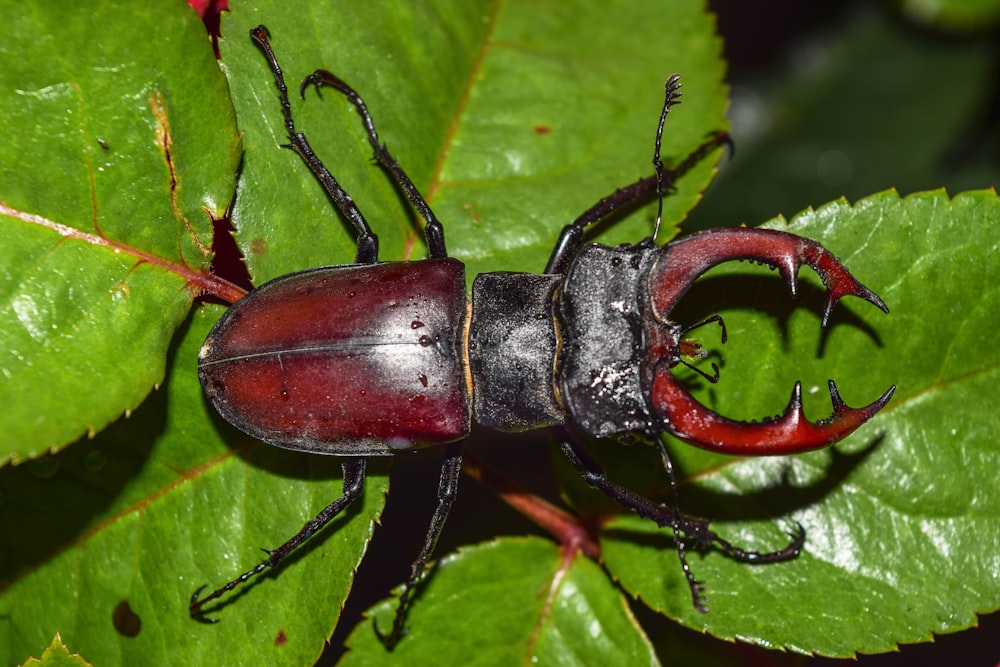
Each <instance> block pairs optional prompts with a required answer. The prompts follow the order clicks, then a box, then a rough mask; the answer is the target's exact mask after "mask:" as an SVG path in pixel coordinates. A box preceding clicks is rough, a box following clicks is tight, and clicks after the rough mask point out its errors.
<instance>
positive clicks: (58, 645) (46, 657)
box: [24, 632, 90, 667]
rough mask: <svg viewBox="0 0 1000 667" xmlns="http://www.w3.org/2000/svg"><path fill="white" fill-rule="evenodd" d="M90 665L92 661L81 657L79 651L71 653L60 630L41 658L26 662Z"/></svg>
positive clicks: (33, 666)
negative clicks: (60, 634) (63, 640)
mask: <svg viewBox="0 0 1000 667" xmlns="http://www.w3.org/2000/svg"><path fill="white" fill-rule="evenodd" d="M88 665H90V663H89V662H87V661H86V660H84V659H83V658H82V657H80V654H79V653H77V654H70V652H69V649H68V648H66V645H65V644H63V643H62V639H60V637H59V633H58V632H57V633H56V636H55V637H53V638H52V643H51V644H49V645H48V646H47V647H46V649H45V651H44V652H43V653H42V657H41V658H40V659H35V658H31V659H30V660H28V661H27V662H25V663H24V666H25V667H88Z"/></svg>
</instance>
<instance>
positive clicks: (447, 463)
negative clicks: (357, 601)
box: [375, 442, 462, 650]
mask: <svg viewBox="0 0 1000 667" xmlns="http://www.w3.org/2000/svg"><path fill="white" fill-rule="evenodd" d="M461 471H462V450H461V443H458V442H454V443H451V444H450V445H447V453H446V454H445V460H444V463H442V464H441V479H440V481H439V482H438V496H437V497H438V504H437V508H436V509H435V510H434V515H433V516H432V517H431V524H430V526H429V527H428V529H427V535H426V537H425V538H424V547H423V549H421V550H420V555H419V556H417V560H415V561H413V566H412V567H411V568H410V577H409V578H408V579H407V580H406V585H405V587H404V588H403V593H402V594H401V595H400V596H399V603H398V604H397V605H396V615H395V617H394V618H393V619H392V630H391V631H390V632H389V635H388V636H385V635H383V634H382V633H381V632H379V629H378V625H377V624H376V625H375V634H376V635H377V636H378V638H379V639H380V640H381V641H382V643H383V644H384V645H385V647H386V648H387V649H390V650H391V649H392V647H393V646H395V645H396V642H398V641H399V640H400V638H402V636H403V634H404V633H405V630H404V627H403V623H404V621H405V620H406V607H407V605H408V603H409V601H410V594H411V593H412V591H413V587H414V586H416V584H417V582H418V581H420V578H421V577H422V576H423V574H424V570H425V569H426V568H427V561H428V560H430V557H431V554H432V553H434V547H435V546H436V545H437V541H438V538H439V537H440V536H441V530H442V529H443V528H444V522H445V520H446V519H447V518H448V511H449V510H450V509H451V505H452V503H454V502H455V497H456V496H457V495H458V478H459V476H460V473H461Z"/></svg>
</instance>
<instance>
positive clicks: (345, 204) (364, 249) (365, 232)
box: [250, 25, 378, 264]
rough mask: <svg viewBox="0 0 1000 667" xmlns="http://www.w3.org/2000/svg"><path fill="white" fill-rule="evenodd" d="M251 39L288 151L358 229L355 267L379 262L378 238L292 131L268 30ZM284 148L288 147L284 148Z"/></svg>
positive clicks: (261, 29)
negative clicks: (267, 72)
mask: <svg viewBox="0 0 1000 667" xmlns="http://www.w3.org/2000/svg"><path fill="white" fill-rule="evenodd" d="M250 38H251V39H253V41H254V42H255V43H256V44H257V46H259V47H260V49H261V51H263V52H264V56H265V57H266V58H267V63H268V65H270V67H271V74H272V75H274V84H275V85H276V86H277V87H278V97H279V99H280V100H281V112H282V113H283V114H284V116H285V129H286V130H287V131H288V139H289V141H291V144H290V146H291V148H292V150H294V151H295V152H296V153H298V155H299V157H301V158H302V161H303V162H305V163H306V166H308V167H309V170H310V171H312V173H313V175H315V176H316V178H317V179H318V180H319V182H320V185H322V186H323V189H324V190H325V191H326V194H327V196H328V197H330V199H331V200H332V201H333V203H334V204H335V205H336V206H337V208H338V209H339V210H340V212H341V214H343V216H344V217H345V218H347V221H348V222H350V223H351V225H352V226H353V227H354V228H355V229H356V230H357V232H358V238H357V241H356V242H355V243H356V244H357V252H356V254H355V259H354V262H355V264H374V263H375V262H377V261H378V236H376V235H375V232H373V231H372V228H371V227H369V226H368V221H367V220H365V217H364V216H363V215H362V214H361V211H360V210H359V209H358V207H357V205H356V204H355V203H354V200H353V199H351V196H350V195H349V194H347V192H346V191H345V190H344V188H342V187H341V186H340V183H338V182H337V179H336V178H334V177H333V174H331V173H330V171H329V170H328V169H327V168H326V165H324V164H323V162H322V160H320V159H319V157H318V156H317V155H316V153H314V152H313V149H312V147H311V146H310V145H309V142H308V141H307V140H306V135H304V134H302V133H301V132H299V131H298V130H296V129H295V122H294V121H293V120H292V106H291V104H289V102H288V86H286V85H285V76H284V74H282V72H281V67H280V66H279V65H278V59H277V57H276V56H275V55H274V51H273V50H272V49H271V43H270V42H269V41H268V34H267V28H265V27H264V26H262V25H260V26H257V27H256V28H254V29H252V30H251V31H250ZM286 148H287V146H286Z"/></svg>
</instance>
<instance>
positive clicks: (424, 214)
mask: <svg viewBox="0 0 1000 667" xmlns="http://www.w3.org/2000/svg"><path fill="white" fill-rule="evenodd" d="M309 86H315V87H316V92H317V93H319V92H320V91H321V90H322V89H323V86H329V87H331V88H334V89H336V90H338V91H340V92H341V93H343V95H344V96H345V97H346V98H347V99H348V100H350V102H351V104H353V105H354V107H355V109H357V111H358V115H360V116H361V121H362V123H364V126H365V133H366V134H367V135H368V143H370V144H371V147H372V149H373V150H374V151H375V159H376V160H377V161H378V163H379V164H381V165H382V167H383V168H385V170H386V171H388V172H389V175H390V176H392V178H393V180H394V181H396V185H398V186H399V189H400V190H402V191H403V194H405V195H406V198H407V199H409V200H410V203H411V204H412V205H413V208H414V209H416V211H417V213H418V214H419V215H420V217H421V218H423V219H424V223H425V224H424V238H425V239H426V241H427V251H428V253H429V254H430V256H431V257H433V258H435V259H437V258H441V257H447V256H448V252H447V250H446V249H445V244H444V227H443V226H442V225H441V221H439V220H438V218H437V216H436V215H434V211H433V210H431V207H430V206H429V205H428V204H427V200H425V199H424V196H423V195H422V194H420V191H419V190H417V187H416V186H415V185H414V184H413V181H412V180H410V177H409V176H408V175H407V174H406V172H405V171H404V170H403V168H402V167H401V166H400V165H399V162H397V161H396V158H394V157H393V156H392V154H391V153H390V152H389V149H388V148H387V147H386V145H385V144H383V143H382V142H381V140H380V139H379V138H378V133H377V132H376V131H375V121H373V120H372V116H371V114H370V113H369V112H368V105H366V104H365V101H364V100H363V99H361V96H360V95H358V93H357V92H355V90H354V89H353V88H351V87H350V86H349V85H347V84H346V83H345V82H344V81H343V80H342V79H341V78H340V77H338V76H337V75H336V74H334V73H332V72H329V71H327V70H325V69H318V70H316V71H315V72H313V73H312V74H310V75H309V76H307V77H306V78H305V79H303V80H302V84H301V85H300V86H299V94H300V95H302V98H303V99H305V93H306V88H308V87H309Z"/></svg>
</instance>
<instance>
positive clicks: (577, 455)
mask: <svg viewBox="0 0 1000 667" xmlns="http://www.w3.org/2000/svg"><path fill="white" fill-rule="evenodd" d="M564 433H565V435H566V437H564V438H561V439H560V447H561V448H562V451H563V453H564V454H565V455H566V458H568V459H569V461H570V463H572V464H573V465H574V466H575V467H576V469H577V470H578V471H580V475H581V476H582V477H583V479H584V481H585V482H587V484H589V485H590V486H593V487H594V488H595V489H597V490H599V491H600V492H601V493H603V494H604V495H606V496H608V497H609V498H611V499H612V500H615V501H616V502H618V503H619V504H621V505H622V506H623V507H625V508H627V509H630V510H632V511H634V512H635V513H636V514H638V515H639V516H641V517H642V518H644V519H649V520H651V521H654V522H655V523H656V524H657V525H658V526H660V527H661V528H667V527H669V528H671V529H672V530H673V532H674V543H675V545H676V547H677V557H678V558H679V559H680V562H681V569H682V570H683V571H684V577H685V578H686V579H687V582H688V588H689V590H690V591H691V601H692V603H693V604H694V607H695V609H697V610H698V611H699V612H701V613H705V612H707V611H708V606H707V604H706V603H707V602H708V597H707V596H706V595H705V589H704V586H703V585H702V582H701V581H698V580H697V579H696V578H695V576H694V573H693V572H692V571H691V567H690V566H689V565H688V562H687V556H686V555H685V551H684V543H683V542H682V541H681V537H680V535H685V536H687V537H689V538H691V539H693V540H694V541H695V544H696V545H697V547H698V549H701V550H704V549H708V548H709V547H710V546H712V544H715V545H717V546H718V547H719V549H720V550H721V551H722V552H723V553H725V554H727V555H728V556H730V557H732V558H734V559H736V560H738V561H742V562H745V563H754V564H763V563H777V562H781V561H785V560H791V559H793V558H796V557H797V556H798V555H799V552H800V551H801V550H802V545H803V544H805V539H806V533H805V530H804V529H803V528H802V526H798V530H797V531H796V533H795V534H794V535H792V536H791V537H792V541H791V542H790V543H789V544H788V546H786V547H784V548H783V549H779V550H778V551H771V552H763V553H762V552H757V551H749V550H747V549H741V548H740V547H737V546H734V545H733V544H732V543H730V542H728V541H727V540H724V539H722V538H721V537H719V536H718V535H717V534H716V533H715V532H714V531H712V530H710V529H709V527H708V526H709V522H708V521H706V520H705V519H697V518H694V517H689V516H686V515H684V514H682V513H681V512H680V511H679V510H678V509H677V508H676V506H675V507H668V506H667V505H664V504H662V503H657V502H654V501H652V500H650V499H648V498H645V497H643V496H640V495H639V494H637V493H635V492H634V491H631V490H629V489H627V488H625V487H624V486H621V485H620V484H617V483H615V482H612V481H611V480H609V479H608V477H607V475H606V474H605V472H604V469H603V468H602V467H601V466H600V465H599V464H598V463H597V461H595V460H594V458H593V456H591V455H590V452H588V451H587V448H586V447H585V446H584V445H583V443H581V442H579V441H578V440H577V439H576V438H575V437H574V434H573V433H571V432H569V431H564ZM659 445H660V453H661V455H662V456H663V461H664V465H665V467H666V470H667V473H668V475H669V476H670V480H671V486H675V482H674V480H673V468H672V466H671V464H670V459H669V457H668V455H667V451H666V448H664V447H663V443H662V442H661V443H659Z"/></svg>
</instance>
